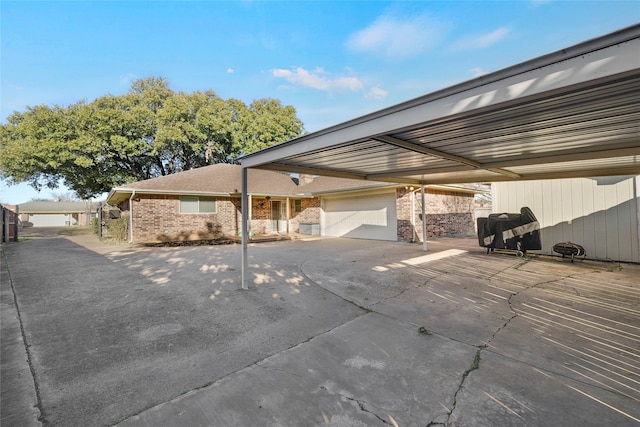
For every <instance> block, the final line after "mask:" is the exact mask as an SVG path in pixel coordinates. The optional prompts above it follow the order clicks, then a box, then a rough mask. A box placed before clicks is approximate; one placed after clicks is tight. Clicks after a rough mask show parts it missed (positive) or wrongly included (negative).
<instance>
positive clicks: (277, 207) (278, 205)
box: [271, 200, 287, 233]
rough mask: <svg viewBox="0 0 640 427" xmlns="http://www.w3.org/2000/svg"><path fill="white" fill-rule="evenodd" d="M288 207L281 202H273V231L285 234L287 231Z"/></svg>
mask: <svg viewBox="0 0 640 427" xmlns="http://www.w3.org/2000/svg"><path fill="white" fill-rule="evenodd" d="M285 210H286V205H285V204H284V203H282V202H281V201H280V200H273V201H272V202H271V231H273V232H276V233H285V232H286V231H287V220H286V214H287V213H286V212H285Z"/></svg>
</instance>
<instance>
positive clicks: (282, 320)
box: [27, 239, 640, 427]
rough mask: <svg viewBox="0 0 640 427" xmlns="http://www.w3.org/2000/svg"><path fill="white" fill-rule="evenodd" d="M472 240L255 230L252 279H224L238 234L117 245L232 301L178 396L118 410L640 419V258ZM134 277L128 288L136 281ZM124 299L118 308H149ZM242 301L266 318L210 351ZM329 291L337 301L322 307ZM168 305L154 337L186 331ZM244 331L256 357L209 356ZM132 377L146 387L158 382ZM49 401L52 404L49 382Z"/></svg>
mask: <svg viewBox="0 0 640 427" xmlns="http://www.w3.org/2000/svg"><path fill="white" fill-rule="evenodd" d="M465 242H466V243H465ZM476 244H477V243H476V242H475V241H465V240H442V241H437V242H431V244H430V251H429V252H428V253H426V254H425V253H424V252H422V251H420V247H418V246H417V245H410V244H400V243H385V242H371V241H349V240H341V239H333V240H328V239H327V240H317V241H309V242H281V243H275V244H269V245H265V246H262V245H261V246H260V247H258V246H256V247H252V248H250V254H251V255H252V256H253V257H254V258H253V260H252V265H253V267H252V268H253V270H252V271H253V272H255V273H256V275H255V278H256V281H255V282H254V289H252V290H250V291H247V292H239V291H234V292H229V289H228V288H227V287H225V286H234V285H237V283H235V282H234V281H233V275H234V271H233V270H234V269H235V268H237V267H236V266H235V264H237V262H239V260H234V258H233V254H232V253H231V250H230V249H232V248H228V247H226V248H224V249H222V251H219V250H217V249H216V250H215V251H212V250H210V249H209V250H208V249H207V248H198V249H195V250H191V249H189V250H186V249H184V248H183V249H181V250H177V251H176V250H171V251H160V252H157V251H156V250H151V251H149V250H145V251H142V252H140V251H137V250H129V249H128V250H127V253H126V256H124V255H122V256H113V255H111V256H110V257H109V259H110V260H111V262H114V263H116V264H121V265H122V267H124V268H126V269H127V271H128V272H129V274H131V272H138V273H139V274H141V275H143V276H144V277H145V280H147V281H148V283H153V284H156V285H160V286H161V287H160V288H156V289H160V290H161V289H162V287H163V286H164V287H166V286H169V287H170V286H171V284H172V283H180V284H181V288H180V291H181V292H182V293H185V294H186V295H192V296H193V298H192V299H191V300H190V301H191V302H192V304H193V305H194V307H195V308H196V310H201V309H203V308H205V307H207V306H206V304H205V300H206V301H214V302H224V304H228V305H229V306H230V307H231V308H232V309H233V308H234V307H235V309H234V310H232V311H230V312H229V313H227V314H224V313H220V312H216V311H207V316H209V317H210V319H211V320H212V321H214V322H215V324H216V325H217V327H219V328H220V332H221V333H222V336H221V337H220V339H219V340H218V341H215V342H214V343H213V344H212V346H210V347H208V348H207V351H211V354H212V356H213V357H212V358H211V359H210V360H209V362H208V363H210V365H209V366H210V367H211V370H212V371H214V375H213V376H208V377H205V376H202V378H201V379H200V383H199V384H198V385H197V386H196V387H191V388H189V387H184V386H182V385H180V386H179V387H177V389H180V388H181V387H182V388H181V390H182V391H181V392H180V393H177V394H175V395H174V396H173V397H168V398H167V397H164V396H157V401H158V403H156V404H153V405H149V404H145V405H140V406H139V407H140V409H139V410H138V411H137V412H134V413H131V414H130V415H128V416H126V417H123V418H122V419H121V420H119V421H121V422H120V424H119V425H122V426H152V425H153V426H157V425H176V426H178V425H180V426H183V425H184V426H200V425H202V426H205V425H239V426H244V425H269V426H271V425H274V426H288V425H330V426H375V425H380V426H388V425H392V426H421V427H422V426H425V425H432V426H434V425H442V426H475V425H505V426H509V425H575V424H583V425H587V426H588V425H600V424H601V421H602V420H607V423H611V424H614V425H634V424H635V423H639V422H640V410H639V409H638V402H639V401H640V391H639V387H638V386H637V384H638V382H639V381H640V372H639V369H638V364H637V360H638V358H639V357H640V354H639V350H638V349H639V348H640V346H639V345H638V343H639V342H640V334H638V332H637V331H638V330H640V324H639V320H638V319H639V318H640V317H639V316H638V314H639V313H640V308H639V302H640V284H638V281H637V277H639V276H640V267H639V266H627V265H625V266H623V268H622V269H620V268H612V266H611V265H610V264H607V263H595V262H590V261H585V262H577V263H574V264H570V263H568V262H564V261H561V260H559V259H550V258H544V257H541V258H525V259H519V258H515V257H511V256H506V255H497V254H494V255H487V254H484V250H483V249H482V248H476V247H475V245H476ZM225 251H228V252H225ZM203 255H205V256H204V257H202V256H203ZM189 260H191V264H189V262H190V261H189ZM261 260H264V262H262V261H261ZM168 262H170V263H171V265H172V268H170V269H167V268H165V267H166V264H167V263H168ZM154 263H157V265H158V266H159V268H158V269H156V270H154V269H153V268H152V266H153V265H155V264H154ZM181 263H182V264H181ZM183 264H184V265H183ZM201 264H202V265H205V264H206V265H207V267H208V268H207V269H205V270H207V271H214V270H215V275H211V276H207V280H209V281H211V283H210V284H211V286H208V287H207V289H200V290H196V291H195V292H194V290H193V289H192V288H191V287H190V286H189V285H188V283H190V282H189V280H195V281H197V280H198V278H197V277H196V276H191V275H190V274H191V273H190V272H189V271H188V268H189V266H190V265H198V266H199V265H201ZM212 266H213V267H216V266H217V267H220V266H226V267H225V268H222V267H220V268H217V267H216V268H213V269H212ZM101 268H102V267H101ZM201 270H202V269H199V270H198V269H196V271H199V274H203V273H202V271H201ZM185 279H187V280H185ZM167 280H168V282H167ZM227 280H230V282H228V281H227ZM138 283H139V286H138V285H137V286H133V287H132V289H131V291H130V292H140V291H137V290H136V289H139V288H142V289H145V285H144V283H145V282H144V281H141V282H138ZM120 289H121V290H122V289H124V288H120ZM95 290H96V291H98V289H95ZM217 290H220V291H221V292H218V293H217ZM161 294H162V293H161ZM145 296H146V297H147V298H151V295H150V294H145ZM163 296H171V297H172V298H170V299H162V301H164V302H163V304H176V302H178V303H179V302H180V301H181V298H184V296H180V295H179V294H178V293H175V294H168V295H160V296H159V297H163ZM337 297H339V298H337ZM238 299H242V303H241V304H239V303H238V302H237V301H235V300H238ZM118 301H120V302H119V303H118V305H117V306H118V307H122V308H123V309H126V310H140V309H144V305H142V306H141V305H139V304H136V303H131V301H130V300H127V299H126V298H125V299H124V300H122V298H121V299H119V300H118ZM125 303H126V304H125ZM234 304H236V305H234ZM238 304H239V305H238ZM247 304H249V305H250V306H251V307H253V308H252V309H253V310H255V311H256V312H257V313H259V315H260V316H261V317H260V318H261V319H262V320H263V322H264V325H263V326H264V327H262V326H260V327H258V326H256V325H257V323H256V322H249V323H244V325H246V326H250V328H249V329H247V330H245V331H244V332H243V334H244V335H242V337H243V338H242V339H241V340H240V341H238V342H237V344H238V347H237V349H234V350H233V351H227V350H226V349H225V350H224V351H225V352H224V356H223V357H220V356H219V354H220V351H221V347H222V348H224V346H225V343H226V342H229V341H228V338H229V337H233V336H234V335H233V334H230V332H229V331H228V330H227V329H225V327H227V328H228V327H229V325H230V324H233V321H234V320H235V319H237V318H238V316H239V315H241V316H242V317H248V318H251V316H252V315H253V314H252V313H250V312H247V311H246V310H240V309H241V308H242V309H246V308H247V307H248V306H247ZM331 306H333V308H334V309H335V308H337V309H338V310H337V311H331V313H326V312H325V311H326V310H327V309H328V308H327V307H331ZM221 307H224V305H222V306H218V307H217V310H219V309H220V308H221ZM293 307H295V309H293ZM344 310H349V313H351V314H350V315H347V316H345V315H344V313H342V312H341V311H344ZM147 312H148V311H147ZM172 313H173V314H175V315H169V316H163V317H161V318H162V319H163V324H165V326H166V327H165V328H164V329H161V330H160V329H158V330H156V329H153V330H148V327H151V325H147V326H148V327H147V329H143V330H148V334H151V335H153V336H154V337H156V335H158V334H160V333H161V332H162V334H166V333H172V334H173V335H171V334H170V335H162V337H160V336H158V337H157V338H158V339H166V338H167V337H171V336H174V335H176V334H178V335H179V334H181V333H185V332H186V331H188V330H189V328H186V327H183V328H182V329H180V328H178V327H177V326H175V325H178V324H180V325H183V326H184V324H185V321H184V317H185V316H189V314H186V313H190V311H185V312H172ZM225 313H226V312H225ZM322 314H324V317H322V318H323V319H325V320H324V321H327V320H328V319H329V318H331V317H332V316H333V317H335V316H336V315H337V314H339V315H341V316H342V317H341V318H340V319H337V318H333V319H332V320H333V321H331V322H330V325H327V324H326V323H322V322H320V325H321V327H318V324H316V323H315V322H316V321H317V319H316V317H317V316H322ZM327 314H330V315H329V316H327ZM310 317H311V318H310ZM159 318H160V317H159ZM245 321H246V320H245ZM245 321H243V322H245ZM28 324H29V322H27V326H28ZM171 325H174V326H171ZM302 325H304V326H302ZM311 325H314V328H311V329H304V328H308V327H309V326H311ZM322 325H324V326H322ZM252 328H256V329H255V330H252ZM421 328H423V329H421ZM421 330H422V331H424V330H428V331H429V332H430V334H426V333H421ZM294 332H295V333H294ZM148 334H147V335H148ZM282 334H286V335H287V336H288V337H290V338H292V339H288V340H287V339H284V340H283V338H282ZM145 336H146V335H145ZM163 337H165V338H163ZM187 338H188V337H187ZM156 342H157V340H156ZM175 343H176V342H174V344H175ZM269 343H271V344H273V343H277V344H278V345H276V346H273V345H271V347H269V346H268V345H267V344H269ZM287 343H288V344H287ZM183 345H186V344H183ZM195 345H196V347H195V348H198V347H197V346H199V345H202V343H195ZM246 345H250V346H251V348H252V349H253V350H255V352H254V353H252V355H253V361H251V360H250V359H249V358H247V357H244V358H243V359H242V360H243V362H242V363H244V366H241V365H236V366H239V367H238V369H235V370H228V371H226V372H220V370H219V366H218V365H219V364H220V363H227V364H228V363H231V362H230V360H229V359H234V358H237V357H238V356H239V355H241V354H242V353H241V350H242V348H243V346H246ZM266 345H267V346H266ZM278 346H280V348H279V349H278V348H277V347H278ZM166 350H167V349H166V348H163V351H166ZM236 350H238V351H236ZM253 350H252V351H253ZM85 357H90V356H85ZM189 357H190V356H189V354H188V352H182V353H180V356H179V357H175V358H172V359H171V362H172V363H175V364H176V367H177V368H179V369H180V370H179V372H178V373H176V374H173V371H170V370H167V371H166V373H165V374H164V375H166V376H167V377H168V379H169V381H170V382H175V380H176V379H178V378H180V375H185V376H189V375H190V373H191V368H190V367H189V363H183V362H184V361H189ZM183 359H184V360H183ZM247 361H248V363H247ZM207 366H208V365H207V364H206V363H205V364H202V365H201V367H202V368H204V369H205V370H206V367H207ZM36 368H37V367H36ZM173 368H174V367H173V366H171V364H169V363H168V364H164V365H163V369H173ZM160 372H161V371H160ZM201 372H202V371H201ZM98 378H100V377H98ZM136 380H142V381H143V384H144V386H145V387H146V388H147V389H149V390H155V389H157V387H158V384H163V382H162V380H161V381H158V380H154V379H153V378H149V377H146V378H144V379H141V378H139V377H136ZM194 383H196V384H197V381H195V382H194ZM173 386H175V384H173ZM140 393H144V391H143V390H141V391H140ZM128 396H131V394H129V395H128ZM43 403H44V404H45V409H46V405H47V399H46V396H45V399H44V401H43ZM114 404H115V401H113V400H112V401H111V402H110V405H111V406H110V408H113V407H114V406H113V405H114ZM68 424H70V423H68ZM98 424H100V423H93V424H92V423H91V422H88V423H86V424H85V425H98Z"/></svg>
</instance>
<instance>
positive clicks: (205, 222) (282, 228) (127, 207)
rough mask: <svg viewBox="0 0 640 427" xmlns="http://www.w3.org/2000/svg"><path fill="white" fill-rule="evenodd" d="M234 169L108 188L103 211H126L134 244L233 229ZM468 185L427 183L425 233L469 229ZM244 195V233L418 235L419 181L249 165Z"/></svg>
mask: <svg viewBox="0 0 640 427" xmlns="http://www.w3.org/2000/svg"><path fill="white" fill-rule="evenodd" d="M241 174H242V168H241V166H238V165H228V164H217V165H211V166H205V167H202V168H198V169H192V170H189V171H185V172H180V173H176V174H172V175H167V176H163V177H158V178H153V179H149V180H145V181H139V182H136V183H132V184H127V185H123V186H120V187H116V188H114V189H112V190H111V192H110V193H109V196H108V198H107V203H108V204H109V205H111V206H113V207H109V208H108V209H109V212H108V214H107V215H106V216H107V217H110V218H115V217H119V216H123V217H126V218H127V221H128V223H129V240H130V241H131V242H136V243H152V242H162V241H176V240H195V239H207V238H214V237H219V236H221V235H227V236H236V235H238V234H239V233H240V230H241V183H242V177H241ZM476 191H477V190H475V189H473V188H465V187H454V186H451V187H446V186H438V187H428V188H427V189H426V193H427V194H426V213H427V230H428V231H427V232H428V235H429V236H463V235H473V234H474V222H475V218H474V217H473V196H474V193H475V192H476ZM416 192H417V194H416ZM248 194H249V199H250V205H251V210H250V212H249V219H250V221H249V224H250V231H251V233H252V234H268V233H302V234H319V235H322V236H336V237H342V236H344V237H355V238H365V239H381V240H393V241H412V240H417V239H419V238H420V236H421V234H422V233H421V229H422V223H421V215H420V209H421V208H420V200H421V198H420V188H419V187H415V188H414V187H407V186H404V185H398V184H388V183H380V182H371V181H359V180H350V179H339V178H329V177H312V176H309V175H301V176H300V177H298V178H294V177H292V176H291V175H288V174H283V173H279V172H272V171H268V170H261V169H249V170H248Z"/></svg>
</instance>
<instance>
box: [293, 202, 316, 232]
mask: <svg viewBox="0 0 640 427" xmlns="http://www.w3.org/2000/svg"><path fill="white" fill-rule="evenodd" d="M300 203H301V207H302V211H301V212H296V211H295V203H294V201H293V200H291V201H290V203H289V204H290V206H289V218H291V221H290V222H289V230H290V231H291V232H293V233H299V232H300V224H320V199H319V198H317V197H314V198H313V199H302V200H301V201H300Z"/></svg>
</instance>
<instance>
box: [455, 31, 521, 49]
mask: <svg viewBox="0 0 640 427" xmlns="http://www.w3.org/2000/svg"><path fill="white" fill-rule="evenodd" d="M509 33H511V29H510V28H509V27H500V28H498V29H496V30H493V31H491V32H489V33H485V34H480V35H474V36H470V37H465V38H463V39H460V40H458V41H457V42H456V43H455V44H454V45H453V49H454V50H474V49H484V48H485V47H489V46H491V45H493V44H496V43H498V42H499V41H500V40H502V39H504V38H506V37H507V36H508V35H509Z"/></svg>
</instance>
